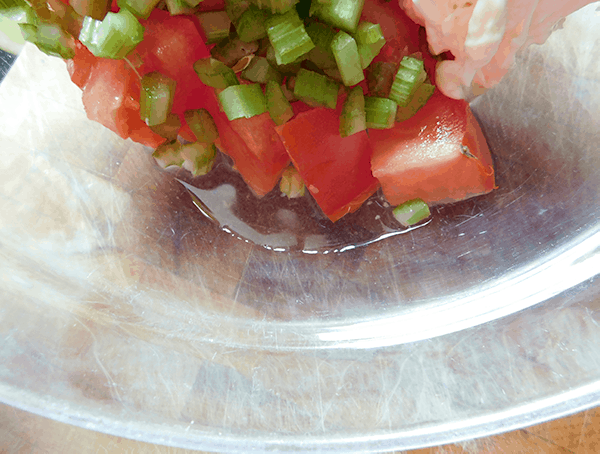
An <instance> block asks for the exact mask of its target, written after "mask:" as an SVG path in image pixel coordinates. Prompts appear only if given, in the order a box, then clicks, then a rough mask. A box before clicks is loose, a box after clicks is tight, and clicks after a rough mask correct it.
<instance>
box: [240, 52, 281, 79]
mask: <svg viewBox="0 0 600 454" xmlns="http://www.w3.org/2000/svg"><path fill="white" fill-rule="evenodd" d="M242 77H243V78H244V79H247V80H249V81H251V82H256V83H259V84H266V83H267V82H269V81H275V82H276V83H277V84H281V83H282V82H283V75H282V74H281V73H280V72H279V71H277V70H276V69H275V68H273V67H272V66H271V65H270V63H269V62H268V61H267V59H266V58H265V57H254V58H253V59H252V61H251V62H250V64H249V65H248V67H247V68H246V69H244V71H242Z"/></svg>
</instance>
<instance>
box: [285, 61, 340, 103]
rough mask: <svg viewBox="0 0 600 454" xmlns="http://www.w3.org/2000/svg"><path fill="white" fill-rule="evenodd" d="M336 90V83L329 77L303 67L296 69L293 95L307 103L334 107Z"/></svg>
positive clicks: (337, 90) (336, 96)
mask: <svg viewBox="0 0 600 454" xmlns="http://www.w3.org/2000/svg"><path fill="white" fill-rule="evenodd" d="M338 92H339V86H338V84H337V83H336V82H335V81H334V80H331V79H330V78H329V77H327V76H324V75H322V74H319V73H316V72H314V71H308V70H306V69H304V68H302V69H300V71H298V75H297V76H296V80H295V84H294V95H296V96H297V97H298V98H299V99H301V100H302V101H304V102H306V103H307V104H309V105H313V106H323V107H328V108H330V109H335V106H336V105H337V98H338Z"/></svg>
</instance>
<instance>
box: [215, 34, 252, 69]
mask: <svg viewBox="0 0 600 454" xmlns="http://www.w3.org/2000/svg"><path fill="white" fill-rule="evenodd" d="M256 52H258V42H256V41H254V42H251V43H246V42H244V41H242V40H241V39H240V38H239V37H238V36H237V35H235V34H234V35H230V36H229V37H228V38H226V39H224V40H223V41H220V42H218V43H217V45H216V46H215V47H213V48H212V49H211V50H210V54H211V55H212V56H213V58H215V59H217V60H219V61H222V62H223V63H225V65H227V66H229V67H230V68H232V67H233V66H235V65H236V64H237V63H238V62H239V61H240V60H241V59H242V58H244V57H248V56H250V55H255V54H256Z"/></svg>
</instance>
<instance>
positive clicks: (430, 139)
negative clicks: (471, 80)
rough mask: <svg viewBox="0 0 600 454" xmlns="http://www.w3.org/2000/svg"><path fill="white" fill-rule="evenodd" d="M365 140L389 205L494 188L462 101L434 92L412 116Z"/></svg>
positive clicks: (482, 145) (483, 146) (444, 199)
mask: <svg viewBox="0 0 600 454" xmlns="http://www.w3.org/2000/svg"><path fill="white" fill-rule="evenodd" d="M369 136H370V138H371V140H372V144H373V159H372V161H371V166H372V170H373V175H374V176H375V177H376V178H377V179H378V180H379V182H380V183H381V187H382V190H383V193H384V195H385V197H386V198H387V200H388V201H389V202H390V203H391V204H393V205H399V204H401V203H403V202H406V201H408V200H411V199H414V198H420V199H423V200H424V201H425V202H427V203H428V204H439V203H452V202H457V201H459V200H464V199H468V198H470V197H474V196H477V195H481V194H485V193H488V192H490V191H491V190H492V189H494V188H495V181H494V171H493V166H492V157H491V154H490V151H489V148H488V146H487V143H486V141H485V138H484V137H483V133H482V131H481V128H480V127H479V124H478V123H477V120H476V119H475V117H474V116H473V113H472V112H471V109H470V107H469V104H468V103H467V102H466V101H463V100H455V99H451V98H448V97H446V96H444V95H443V94H442V93H441V92H439V91H436V93H435V94H434V95H433V96H432V98H431V99H430V100H429V102H428V103H427V104H426V105H425V106H424V107H423V108H422V109H421V110H419V112H417V114H416V115H415V116H414V117H412V118H410V119H408V120H406V121H403V122H401V123H397V124H396V126H395V127H394V128H393V129H387V130H370V131H369ZM463 147H466V148H463ZM467 150H468V153H470V154H471V155H473V157H469V155H468V153H465V152H464V151H467Z"/></svg>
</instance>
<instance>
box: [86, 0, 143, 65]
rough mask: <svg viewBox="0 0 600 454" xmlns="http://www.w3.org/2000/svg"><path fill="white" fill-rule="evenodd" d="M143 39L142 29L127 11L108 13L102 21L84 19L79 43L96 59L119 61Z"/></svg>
mask: <svg viewBox="0 0 600 454" xmlns="http://www.w3.org/2000/svg"><path fill="white" fill-rule="evenodd" d="M143 39H144V27H143V26H142V25H141V24H140V23H139V22H138V20H137V19H136V17H135V16H134V15H133V14H132V13H131V12H130V11H129V10H127V9H122V10H120V11H119V12H118V13H108V14H107V15H106V17H105V18H104V20H103V21H98V20H95V19H92V18H91V17H86V18H84V20H83V25H82V27H81V32H80V33H79V41H81V42H82V43H83V44H84V45H85V46H86V47H87V48H88V49H89V50H90V52H92V54H94V55H95V56H96V57H103V58H113V59H121V58H125V57H126V56H127V54H129V52H131V51H132V50H133V49H135V47H136V46H137V45H138V44H139V43H141V42H142V40H143Z"/></svg>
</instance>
